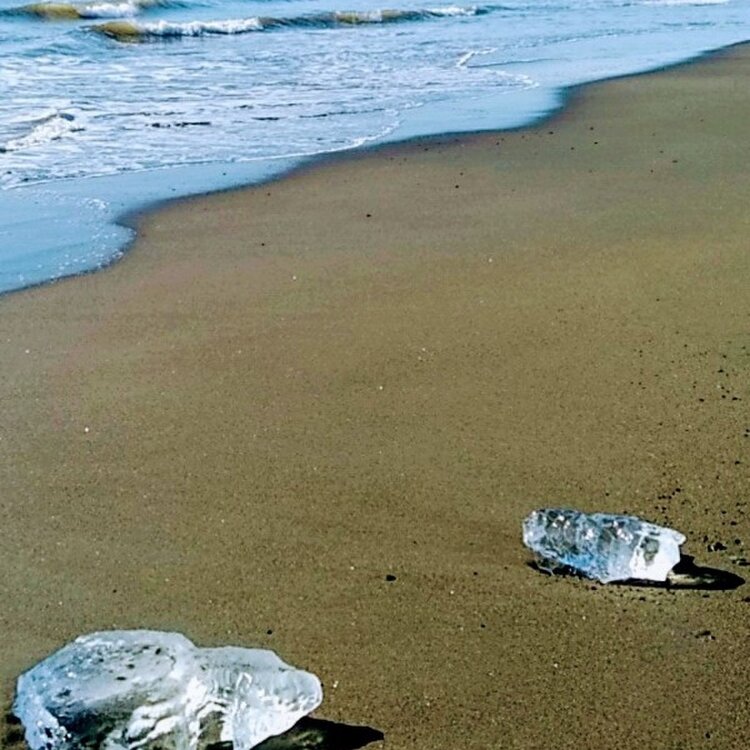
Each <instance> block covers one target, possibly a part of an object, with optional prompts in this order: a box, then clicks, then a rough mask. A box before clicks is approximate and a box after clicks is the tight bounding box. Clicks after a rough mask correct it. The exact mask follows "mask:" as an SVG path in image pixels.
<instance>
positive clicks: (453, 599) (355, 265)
mask: <svg viewBox="0 0 750 750" xmlns="http://www.w3.org/2000/svg"><path fill="white" fill-rule="evenodd" d="M749 79H750V48H748V47H746V46H743V47H738V48H735V49H733V50H731V51H730V52H728V53H724V54H721V55H718V56H716V57H713V58H710V59H706V60H704V61H700V62H698V63H694V64H692V65H689V66H683V67H680V68H676V69H673V70H671V71H666V72H660V73H657V74H652V75H647V76H639V77H634V78H627V79H622V80H617V81H611V82H607V83H602V84H596V85H593V86H590V87H588V88H586V89H584V90H582V91H579V92H578V93H577V94H576V95H575V96H574V97H573V101H572V102H571V106H569V107H568V108H567V109H566V110H565V111H564V112H563V113H561V114H560V115H559V116H557V117H555V118H554V119H553V120H551V121H548V122H546V123H543V124H541V125H539V126H537V127H534V128H531V129H529V130H525V131H520V132H517V133H505V134H499V135H495V134H484V135H479V136H473V137H467V138H460V139H454V138H445V139H442V140H439V139H438V140H434V141H429V142H425V143H415V144H411V145H408V146H400V147H392V148H388V149H382V150H380V151H378V152H376V153H371V154H362V155H359V156H355V157H353V158H349V159H337V160H334V161H331V162H329V163H327V164H324V165H322V166H318V167H315V168H313V169H309V170H306V171H304V172H302V173H299V174H297V175H295V176H293V177H291V178H289V179H284V180H282V181H280V182H278V183H274V184H272V185H270V186H265V187H262V188H256V189H248V190H242V191H238V192H231V193H225V194H220V195H214V196H208V197H200V198H196V199H193V200H187V201H183V202H180V203H177V204H174V205H170V206H167V207H164V208H162V209H160V210H158V211H156V212H154V213H153V214H151V215H148V216H146V217H143V218H142V220H140V224H139V227H140V228H139V238H138V241H137V242H136V244H135V246H134V247H133V248H132V250H131V251H130V252H129V253H128V255H127V256H126V257H125V259H124V260H123V261H122V262H120V263H118V264H117V265H115V266H113V267H112V268H110V269H108V270H106V271H105V272H102V273H99V274H94V275H90V276H86V277H82V278H77V279H72V280H69V281H66V282H63V283H58V284H56V285H53V286H49V287H45V288H38V289H33V290H29V291H26V292H22V293H18V294H12V295H8V296H5V297H3V298H0V320H2V331H1V333H0V358H1V361H2V368H1V369H0V373H1V377H0V408H1V409H2V414H3V418H2V422H1V423H0V487H2V492H1V493H0V503H1V504H2V511H3V513H2V517H3V531H4V533H3V543H2V545H0V570H2V576H1V577H0V596H1V597H2V607H1V608H0V677H1V680H2V688H3V697H4V706H5V708H6V709H7V708H8V706H9V705H10V699H11V693H12V688H13V681H14V679H15V677H16V676H17V674H18V673H19V672H20V671H22V670H23V669H25V668H28V667H29V666H30V665H32V664H33V663H34V662H36V661H37V660H38V659H40V658H42V657H43V656H44V655H46V654H47V653H49V652H50V651H52V650H54V649H55V648H57V647H59V646H60V645H62V644H63V643H64V642H66V641H67V640H69V639H71V638H73V637H74V636H75V635H77V634H79V633H82V632H87V631H92V630H96V629H106V628H115V627H116V628H133V627H148V628H159V629H168V630H169V629H174V630H179V631H181V632H184V633H185V634H186V635H188V636H189V637H190V638H192V639H193V640H195V641H196V642H197V643H200V644H204V645H210V644H223V643H231V644H238V645H254V644H255V645H262V646H267V647H270V648H273V649H275V650H277V651H278V652H279V653H280V654H281V655H282V656H283V657H285V658H286V659H287V660H289V661H291V662H292V663H294V664H297V665H299V666H301V667H305V668H307V669H310V670H313V671H315V672H316V673H317V674H319V675H320V677H321V678H322V680H323V682H324V686H325V690H326V698H325V701H324V703H323V705H322V707H321V708H320V710H319V711H318V712H317V715H318V716H320V717H323V718H326V719H331V720H333V721H337V722H348V723H361V724H368V725H370V726H373V727H376V728H378V729H380V730H382V731H383V732H384V733H385V738H386V743H387V746H388V747H389V748H391V750H401V748H404V749H406V748H408V749H409V750H420V749H425V750H427V749H428V748H429V749H430V750H432V749H433V748H444V749H445V750H453V748H455V749H456V750H459V749H460V750H471V749H473V748H477V750H479V749H482V750H486V748H495V747H498V748H499V747H502V748H523V749H524V750H536V749H537V748H543V747H545V748H547V747H549V748H555V749H556V750H558V749H559V750H562V749H564V748H576V749H578V748H582V747H583V748H618V750H622V749H623V748H638V747H651V748H675V749H676V748H683V749H686V748H688V749H689V748H703V747H716V748H747V747H748V744H749V743H750V705H749V702H750V699H749V698H748V694H749V691H748V687H749V685H748V682H749V680H748V670H747V660H748V657H749V656H750V646H749V645H748V643H749V640H748V636H750V626H749V624H748V623H750V587H748V586H742V587H740V588H738V589H736V590H730V591H702V590H686V591H675V590H672V591H670V590H664V589H658V588H639V587H628V586H609V587H603V586H600V585H596V584H593V583H591V582H586V581H582V580H578V579H573V578H552V577H547V576H544V575H541V574H540V573H538V572H536V571H534V570H533V569H531V568H530V567H529V565H528V562H529V560H530V556H529V554H528V552H527V551H526V550H525V549H524V548H523V546H522V545H521V542H520V523H521V520H522V519H523V517H524V516H525V515H526V514H527V513H528V512H529V511H530V510H532V509H534V508H536V507H539V506H542V505H572V506H577V507H581V508H583V509H586V510H607V511H613V512H629V513H636V514H641V515H644V516H646V517H648V518H650V519H651V520H653V521H656V522H662V523H668V524H672V525H674V526H675V527H676V528H678V529H680V530H681V531H683V532H684V533H685V534H686V535H687V537H688V541H687V543H686V544H685V545H684V551H685V552H686V553H687V554H689V555H694V556H695V558H696V560H697V561H698V562H699V563H701V564H703V565H708V566H711V567H715V568H720V569H724V570H728V571H733V572H735V573H738V574H740V575H742V573H743V571H748V570H750V568H746V567H742V566H741V565H738V564H737V560H738V559H742V558H745V557H750V549H748V548H749V547H750V515H749V513H750V471H749V468H750V251H749V247H750V239H749V233H748V230H749V229H750V224H749V219H748V215H749V214H748V205H750V178H749V177H748V163H749V161H750V141H748V137H747V134H748V131H747V123H748V122H750V88H748V86H747V81H748V80H749ZM716 542H720V543H721V544H720V545H718V546H717V545H716ZM722 547H725V548H722ZM6 732H7V733H6V741H5V745H6V746H7V747H9V748H14V750H15V748H20V747H21V744H20V743H18V742H16V741H15V737H16V736H17V731H16V730H14V728H13V727H10V728H6ZM373 747H375V746H373Z"/></svg>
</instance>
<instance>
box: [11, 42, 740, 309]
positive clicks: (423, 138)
mask: <svg viewBox="0 0 750 750" xmlns="http://www.w3.org/2000/svg"><path fill="white" fill-rule="evenodd" d="M747 44H750V40H743V41H739V42H733V43H731V44H727V45H722V46H720V47H715V48H712V49H709V50H704V51H703V52H700V53H698V54H695V55H693V56H691V57H687V58H685V59H682V60H678V61H677V62H674V63H668V64H666V65H658V66H656V67H653V68H646V69H643V70H638V71H635V72H630V73H622V74H614V75H612V76H607V77H604V78H598V79H593V80H590V81H585V82H583V83H576V84H571V85H569V86H562V87H559V88H556V89H551V90H550V96H551V97H553V98H554V99H556V100H557V104H556V105H554V106H552V107H551V108H549V109H547V110H545V111H544V112H542V113H541V114H539V115H538V116H536V117H532V118H530V119H528V120H526V121H524V122H523V123H522V124H520V125H517V126H515V127H506V128H497V127H492V126H490V127H488V128H484V129H478V130H458V131H448V132H443V133H433V134H426V135H419V134H418V135H415V136H410V137H406V138H398V139H397V140H393V141H389V140H385V141H376V142H375V143H372V144H368V145H362V146H357V147H353V148H342V149H339V150H337V151H331V152H324V153H317V154H309V155H302V156H277V157H269V158H264V159H258V160H257V162H237V163H226V164H225V163H222V162H216V163H213V164H209V165H204V167H206V168H208V169H210V170H211V171H217V170H221V169H227V170H231V169H237V168H239V171H240V172H248V173H249V172H252V171H253V169H252V166H255V168H256V170H257V171H258V172H260V173H263V172H271V173H272V174H271V176H270V177H263V176H259V177H256V178H250V179H249V181H248V178H247V177H246V178H244V179H243V178H242V177H239V176H238V177H237V178H236V180H237V181H235V182H232V183H231V184H229V185H227V186H226V187H218V188H209V189H207V190H201V189H198V190H197V192H190V193H186V194H184V195H179V196H177V197H166V198H157V199H154V200H148V201H146V202H145V203H144V204H143V205H141V206H139V207H137V208H135V209H126V210H124V211H122V212H120V213H117V212H115V213H114V214H113V218H112V220H111V221H107V222H106V226H108V227H111V228H112V229H113V230H114V231H115V232H117V231H119V230H121V229H124V230H126V231H127V232H129V233H131V238H130V239H129V240H126V241H124V242H123V243H122V244H121V245H119V249H118V250H117V251H116V252H115V253H114V254H112V255H111V256H110V257H109V258H108V260H106V261H104V262H103V263H101V264H100V265H97V266H94V267H91V268H87V269H84V270H82V271H77V272H74V273H71V274H66V275H63V276H58V277H54V278H51V279H45V280H42V281H37V282H32V283H30V284H28V285H26V286H21V287H17V288H12V289H8V290H0V298H2V297H4V296H6V295H12V294H17V293H18V292H24V291H27V290H29V289H36V288H38V287H45V286H49V285H54V284H57V283H60V282H64V281H67V280H69V279H76V278H80V277H85V276H88V275H90V274H95V273H99V272H100V271H107V270H108V269H109V268H111V267H112V266H113V265H116V264H117V263H119V262H121V261H122V260H123V259H124V258H125V257H126V256H127V255H128V253H129V252H130V249H131V248H132V247H133V245H134V244H135V243H136V242H137V239H138V238H137V231H138V225H139V223H140V222H141V221H142V220H143V219H144V218H145V217H147V216H149V215H151V214H152V213H154V212H157V211H160V210H162V209H164V208H166V207H168V206H171V205H173V204H176V203H180V202H181V201H191V200H194V199H200V198H202V197H206V196H209V195H222V194H225V193H230V192H234V191H238V190H239V191H241V190H248V189H253V188H262V187H264V186H266V185H273V184H275V183H277V182H278V181H280V180H285V179H289V178H293V177H294V176H295V175H296V174H298V173H299V174H304V173H305V172H307V171H308V170H314V169H318V168H324V167H325V166H326V165H327V164H336V163H339V162H340V161H342V160H343V161H347V160H350V159H352V160H356V159H358V158H360V157H364V158H368V157H369V156H377V155H378V154H379V153H380V152H381V151H382V152H384V153H385V152H386V151H388V150H390V149H400V148H404V149H410V148H420V147H423V146H430V145H442V144H444V142H446V141H457V140H463V139H472V138H477V137H482V136H487V135H492V134H506V133H508V134H511V133H519V132H523V131H526V130H533V129H534V128H537V127H541V126H543V125H545V124H549V125H553V124H554V123H555V121H556V120H557V118H559V117H561V116H563V115H564V113H565V111H566V110H567V109H568V108H569V107H571V106H575V100H576V98H577V97H580V96H583V95H584V94H585V90H586V89H587V88H589V87H592V86H599V85H602V84H606V83H610V82H614V81H618V80H626V79H630V78H638V77H640V76H650V75H658V74H660V73H664V72H668V71H670V70H678V69H679V68H681V67H683V66H690V65H693V64H695V63H700V62H702V61H705V60H710V59H712V58H714V57H720V56H722V55H725V54H731V53H732V50H734V49H736V48H740V47H742V46H743V45H747ZM285 162H288V163H289V166H286V167H282V168H281V170H280V171H276V170H274V169H273V168H272V166H271V165H273V164H275V163H282V164H283V163H285ZM251 165H252V166H251ZM196 166H197V165H188V167H187V168H188V169H192V168H195V167H196ZM184 168H185V167H184V166H182V167H181V166H163V167H157V168H155V169H153V170H147V172H146V173H145V174H148V173H149V172H153V173H163V174H165V175H166V174H170V173H173V172H175V171H179V170H182V169H184ZM198 171H200V167H198ZM142 174H144V173H143V172H134V173H131V174H122V175H110V176H104V175H102V176H99V177H94V178H85V179H87V180H98V179H103V178H106V179H118V178H123V177H129V178H130V179H135V178H137V177H138V176H139V175H142ZM41 184H42V185H44V184H47V183H41ZM49 184H50V185H54V184H55V183H49ZM86 184H88V183H86ZM173 190H174V188H173ZM84 192H85V191H84Z"/></svg>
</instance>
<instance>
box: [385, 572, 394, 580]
mask: <svg viewBox="0 0 750 750" xmlns="http://www.w3.org/2000/svg"><path fill="white" fill-rule="evenodd" d="M385 580H386V581H395V580H396V576H394V575H393V573H388V575H387V576H386V577H385Z"/></svg>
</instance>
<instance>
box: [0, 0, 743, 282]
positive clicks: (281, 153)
mask: <svg viewBox="0 0 750 750" xmlns="http://www.w3.org/2000/svg"><path fill="white" fill-rule="evenodd" d="M0 9H1V10H2V14H0V290H10V289H14V288H19V287H23V286H27V285H29V284H34V283H38V282H40V281H44V280H48V279H52V278H56V277H59V276H65V275H69V274H72V273H79V272H81V271H85V270H90V269H93V268H96V267H98V266H100V265H102V264H105V263H107V262H109V261H110V260H111V259H112V258H113V257H116V255H117V253H118V252H119V251H120V250H121V249H122V247H123V246H124V245H125V243H126V242H127V241H128V239H129V236H130V233H129V231H128V230H126V229H124V228H123V227H119V226H117V225H115V224H114V220H115V219H116V217H117V216H118V215H121V214H122V213H123V212H125V211H129V210H134V209H137V208H139V207H141V206H143V205H145V204H147V203H150V202H153V201H156V200H162V199H165V198H169V197H174V196H178V195H186V194H189V193H195V192H201V191H205V190H210V189H215V188H220V187H228V186H231V185H236V184H240V183H244V182H249V181H254V180H258V179H263V178H267V177H269V176H271V175H274V174H278V173H280V172H282V171H284V170H286V169H289V168H290V166H293V165H294V164H296V163H299V161H300V160H302V159H304V158H305V157H306V156H310V155H315V154H321V153H328V152H333V151H338V150H342V149H349V148H354V147H357V146H360V145H363V144H368V143H377V142H382V141H386V140H394V139H401V138H406V137H411V136H414V135H420V134H425V135H426V134H431V133H439V132H451V131H466V130H477V129H485V128H502V127H512V126H517V125H521V124H523V123H525V122H528V121H530V120H532V119H534V118H537V117H539V116H540V115H542V114H544V113H545V112H548V111H550V110H551V109H553V108H555V107H556V106H558V104H559V103H560V100H561V91H562V89H563V88H564V87H565V86H569V85H572V84H577V83H581V82H584V81H590V80H595V79H599V78H604V77H608V76H612V75H617V74H622V73H629V72H636V71H640V70H645V69H649V68H654V67H658V66H660V65H664V64H667V63H672V62H676V61H679V60H682V59H687V58H690V57H693V56H695V55H697V54H700V53H701V52H704V51H706V50H709V49H713V48H717V47H720V46H724V45H726V44H730V43H733V42H737V41H742V40H744V39H746V38H747V22H748V21H750V0H725V1H722V0H695V1H694V2H686V1H685V0H557V1H555V0H506V2H503V3H499V4H476V5H472V4H463V3H456V4H447V3H445V4H441V3H423V4H422V3H419V2H414V0H395V1H394V2H389V3H387V4H383V3H382V2H381V1H380V0H365V1H364V2H355V3H352V5H351V6H350V5H346V4H340V3H339V2H338V0H111V1H107V2H81V3H55V4H49V3H47V4H33V5H25V6H24V5H23V4H19V3H17V2H15V0H0Z"/></svg>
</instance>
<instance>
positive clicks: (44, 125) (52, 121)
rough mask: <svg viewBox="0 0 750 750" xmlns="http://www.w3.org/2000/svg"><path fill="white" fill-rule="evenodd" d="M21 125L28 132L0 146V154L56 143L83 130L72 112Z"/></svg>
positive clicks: (58, 113) (38, 118)
mask: <svg viewBox="0 0 750 750" xmlns="http://www.w3.org/2000/svg"><path fill="white" fill-rule="evenodd" d="M23 124H24V125H25V126H27V127H28V132H26V133H25V134H23V135H19V136H18V137H17V138H12V139H11V140H9V141H7V142H6V143H5V144H3V145H0V153H8V152H10V151H21V150H24V149H27V148H32V147H34V146H40V145H43V144H45V143H49V142H50V141H58V140H60V139H61V138H63V137H65V136H67V135H70V134H71V133H75V132H77V131H81V130H83V129H84V126H83V124H82V123H80V122H79V121H78V119H77V118H76V116H75V115H74V114H73V113H72V112H66V111H57V110H55V111H52V112H49V113H47V114H44V115H42V116H41V117H37V118H35V119H33V120H29V121H27V122H25V123H23Z"/></svg>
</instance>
